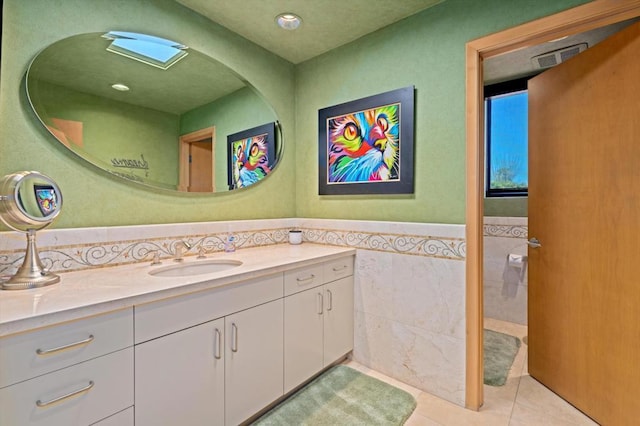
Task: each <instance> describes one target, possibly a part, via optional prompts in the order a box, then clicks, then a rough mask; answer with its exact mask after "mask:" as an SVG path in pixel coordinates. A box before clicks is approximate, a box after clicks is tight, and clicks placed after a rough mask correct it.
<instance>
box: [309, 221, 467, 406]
mask: <svg viewBox="0 0 640 426" xmlns="http://www.w3.org/2000/svg"><path fill="white" fill-rule="evenodd" d="M299 221H300V222H299V226H300V227H301V228H302V229H303V230H304V239H305V241H311V242H315V243H322V244H332V245H338V246H346V247H352V248H355V249H357V255H356V274H355V342H354V351H353V359H354V360H355V361H357V362H359V363H361V364H363V365H365V366H367V367H369V368H372V369H374V370H376V371H379V372H381V373H383V374H386V375H388V376H391V377H393V378H395V379H397V380H400V381H402V382H404V383H407V384H410V385H412V386H414V387H417V388H419V389H421V390H424V391H426V392H429V393H431V394H433V395H436V396H439V397H441V398H443V399H446V400H448V401H451V402H453V403H455V404H458V405H460V406H464V402H465V401H464V398H465V302H464V301H465V240H464V232H465V227H464V225H440V224H419V223H400V222H374V221H344V220H321V219H299Z"/></svg>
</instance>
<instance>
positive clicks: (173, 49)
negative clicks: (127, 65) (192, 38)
mask: <svg viewBox="0 0 640 426" xmlns="http://www.w3.org/2000/svg"><path fill="white" fill-rule="evenodd" d="M102 37H103V38H106V39H107V40H112V43H111V44H110V45H109V47H107V51H109V52H111V53H115V54H117V55H122V56H125V57H127V58H129V59H133V60H136V61H139V62H142V63H145V64H147V65H151V66H154V67H157V68H160V69H163V70H166V69H168V68H169V67H170V66H171V65H173V64H175V63H176V62H178V61H179V60H180V59H182V58H184V57H185V56H187V52H186V49H188V47H187V46H185V45H183V44H180V43H178V42H175V41H171V40H167V39H164V38H160V37H154V36H150V35H146V34H138V33H131V32H124V31H109V32H108V33H106V34H104V35H103V36H102Z"/></svg>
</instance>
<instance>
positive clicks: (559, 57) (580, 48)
mask: <svg viewBox="0 0 640 426" xmlns="http://www.w3.org/2000/svg"><path fill="white" fill-rule="evenodd" d="M587 47H588V46H587V43H580V44H576V45H573V46H569V47H563V48H562V49H558V50H554V51H552V52H547V53H543V54H542V55H538V56H534V57H533V58H531V62H532V63H533V66H534V67H536V68H538V69H542V68H549V67H553V66H556V65H558V64H560V63H562V62H564V61H566V60H567V59H569V58H572V57H574V56H576V55H577V54H578V53H580V52H584V51H585V50H587Z"/></svg>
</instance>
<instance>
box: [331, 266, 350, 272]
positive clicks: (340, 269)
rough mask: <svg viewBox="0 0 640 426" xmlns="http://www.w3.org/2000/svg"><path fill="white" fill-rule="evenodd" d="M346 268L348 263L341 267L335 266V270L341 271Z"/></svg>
mask: <svg viewBox="0 0 640 426" xmlns="http://www.w3.org/2000/svg"><path fill="white" fill-rule="evenodd" d="M345 269H347V265H342V266H341V267H339V268H333V272H340V271H344V270H345Z"/></svg>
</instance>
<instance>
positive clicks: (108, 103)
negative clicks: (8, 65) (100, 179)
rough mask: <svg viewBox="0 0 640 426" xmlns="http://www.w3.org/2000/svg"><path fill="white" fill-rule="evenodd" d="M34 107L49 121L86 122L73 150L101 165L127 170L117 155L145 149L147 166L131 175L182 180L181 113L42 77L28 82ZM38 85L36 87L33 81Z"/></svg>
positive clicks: (137, 154) (71, 146)
mask: <svg viewBox="0 0 640 426" xmlns="http://www.w3.org/2000/svg"><path fill="white" fill-rule="evenodd" d="M29 84H30V85H31V86H32V89H31V93H32V94H33V93H37V96H33V95H32V96H31V98H32V101H33V102H34V108H35V109H36V111H38V115H39V116H40V117H41V118H42V119H44V120H51V123H47V122H46V121H45V124H47V125H49V126H55V123H54V120H53V119H62V120H72V121H79V122H82V123H83V127H82V131H83V135H82V136H83V137H82V139H83V145H82V146H81V147H79V146H78V144H75V143H70V144H68V145H67V147H68V148H69V149H71V150H72V151H75V152H76V153H78V154H79V155H80V156H82V157H83V158H85V159H88V160H89V161H92V162H98V163H99V165H100V167H102V168H105V169H108V170H112V169H113V171H114V172H116V173H123V172H125V170H124V169H114V168H112V167H111V159H112V158H140V155H141V154H144V156H145V159H146V161H147V162H148V163H149V170H148V176H146V175H145V174H146V172H147V170H137V171H136V170H135V169H131V170H129V169H127V170H126V172H127V173H126V174H127V175H132V177H134V178H135V177H138V178H140V181H147V180H148V181H152V182H158V183H161V184H164V185H166V186H169V187H171V186H173V187H175V186H176V185H177V181H178V172H177V162H178V159H177V158H178V153H177V142H176V141H177V137H178V136H177V134H178V126H179V121H180V118H179V117H178V116H177V115H174V114H169V113H165V112H160V111H156V110H152V109H149V108H143V107H138V106H134V105H130V104H127V103H123V102H118V101H115V100H111V99H106V98H102V97H98V96H94V95H89V94H86V93H81V92H78V91H75V90H72V89H69V88H66V87H62V86H59V85H54V84H50V83H46V82H43V81H38V82H33V81H31V82H30V83H29ZM35 84H37V92H36V91H35V90H33V86H35Z"/></svg>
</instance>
